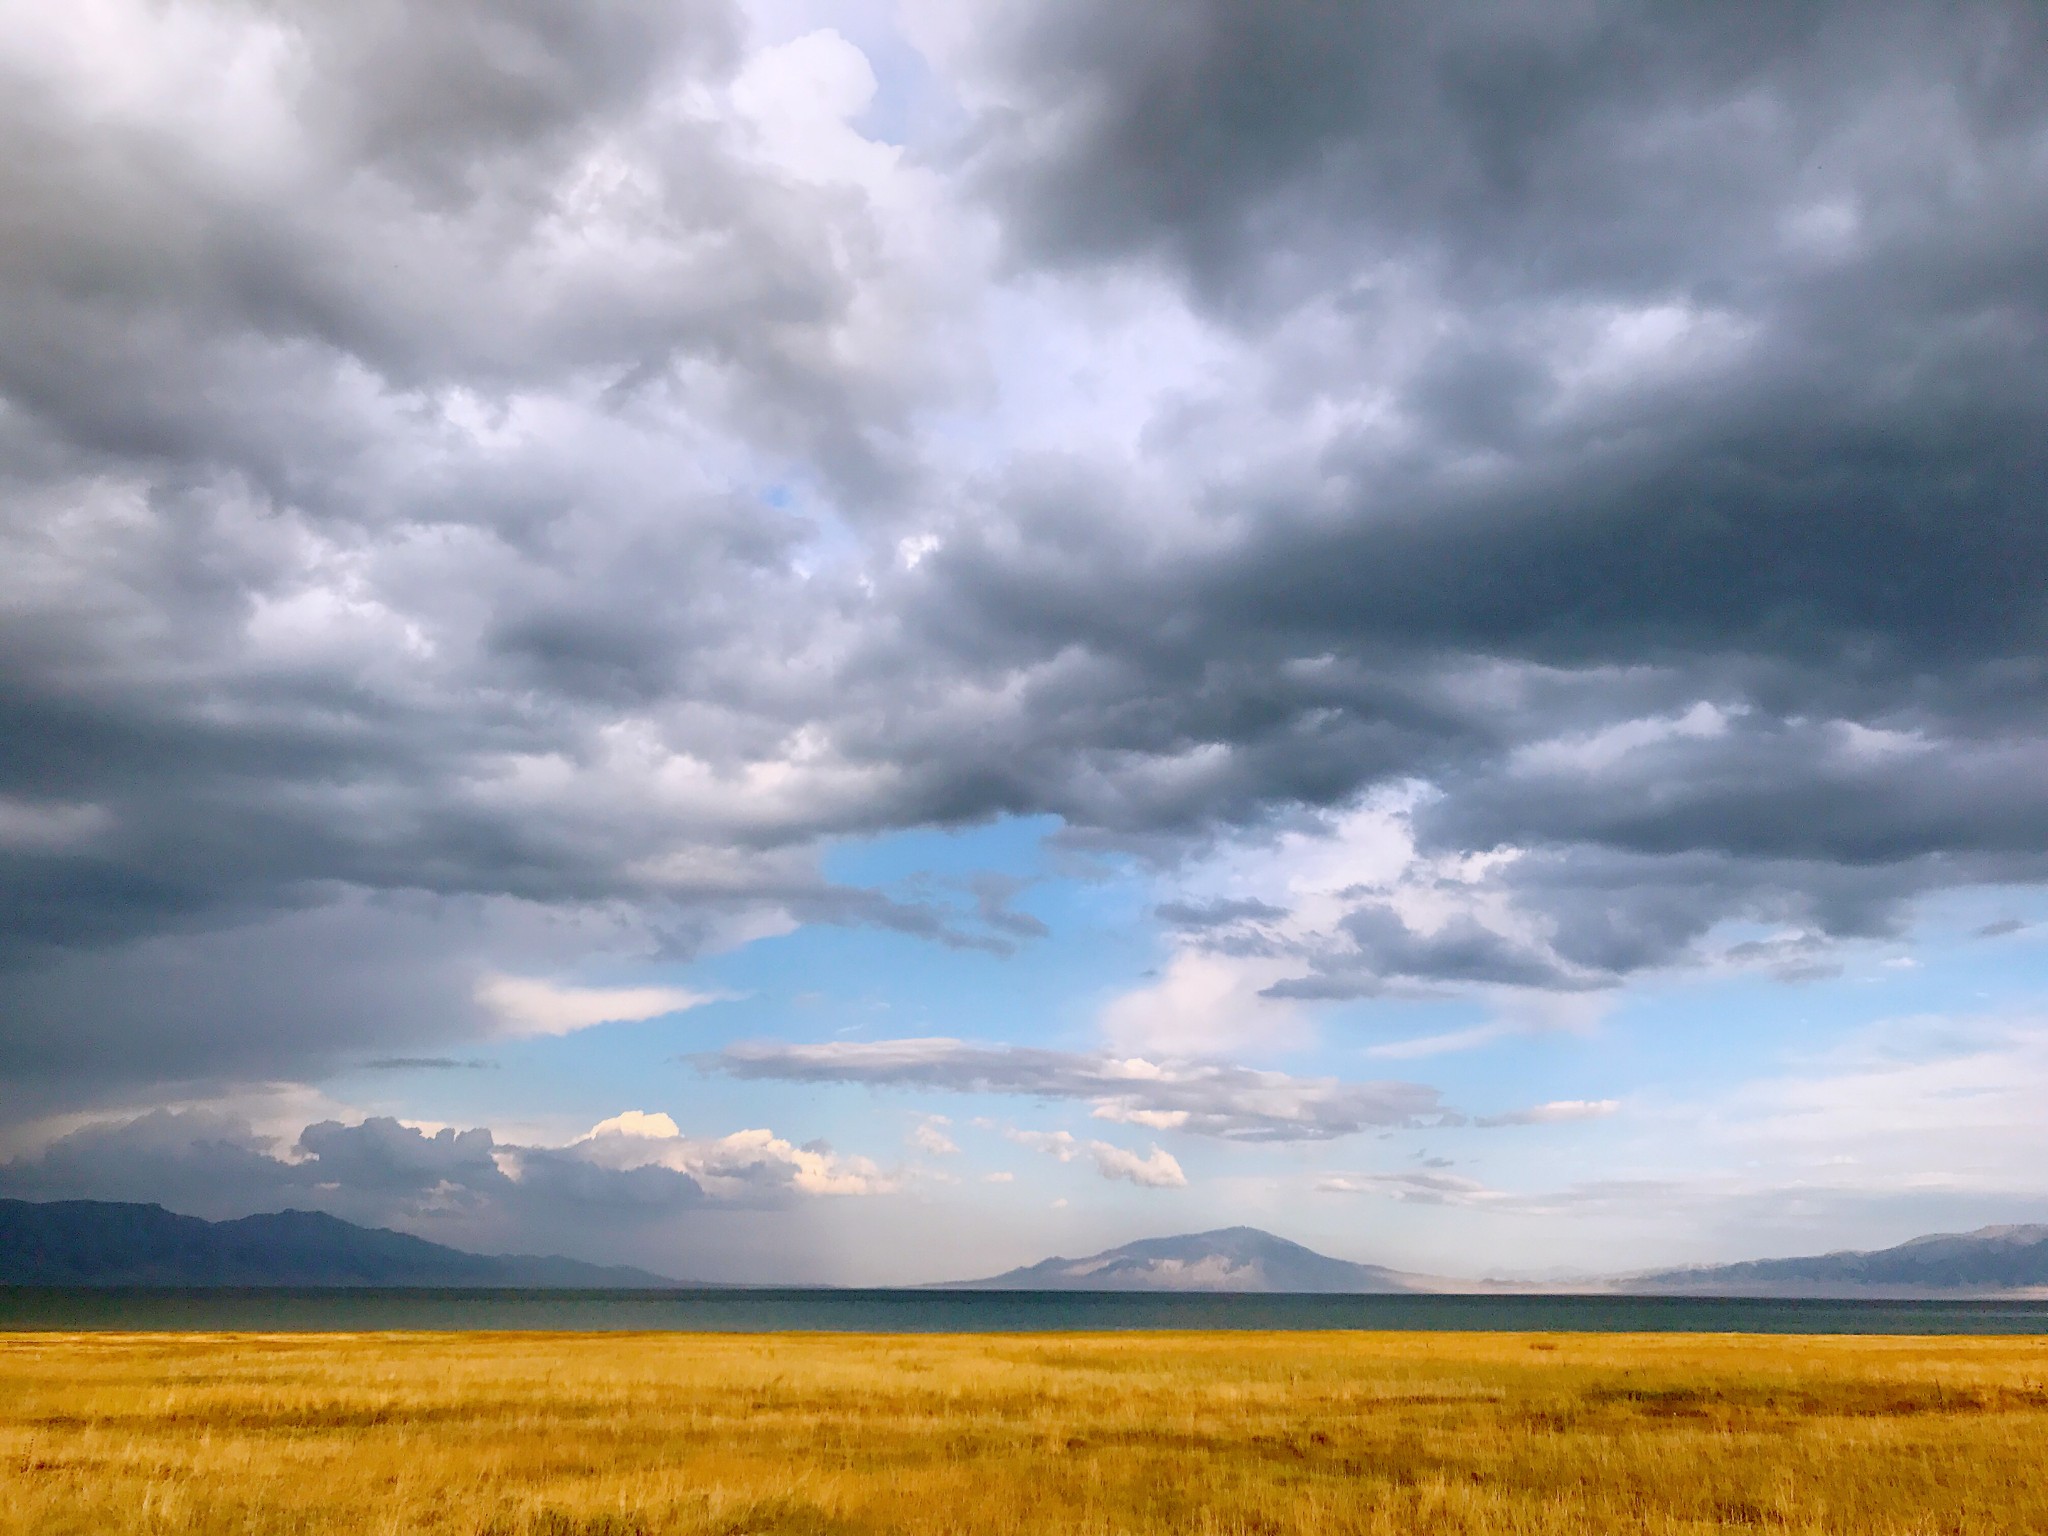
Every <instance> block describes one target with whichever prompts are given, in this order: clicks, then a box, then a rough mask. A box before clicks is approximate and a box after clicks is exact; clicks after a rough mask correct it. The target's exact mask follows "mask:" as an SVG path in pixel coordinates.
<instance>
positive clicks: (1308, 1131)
mask: <svg viewBox="0 0 2048 1536" xmlns="http://www.w3.org/2000/svg"><path fill="white" fill-rule="evenodd" d="M697 1060H698V1062H699V1064H700V1065H701V1066H703V1067H705V1068H707V1069H709V1070H714V1071H718V1072H722V1073H726V1074H728V1075H730V1076H733V1077H740V1078H749V1079H754V1080H766V1081H774V1082H794V1083H865V1084H868V1085H870V1086H874V1087H895V1088H912V1089H922V1090H926V1091H933V1092H941V1093H993V1094H1008V1095H1015V1096H1018V1097H1024V1098H1036V1099H1066V1100H1077V1101H1080V1102H1082V1103H1086V1104H1088V1105H1089V1106H1090V1107H1091V1110H1092V1112H1093V1113H1094V1115H1095V1117H1096V1118H1098V1119H1102V1120H1110V1121H1117V1122H1122V1123H1126V1124H1133V1125H1142V1126H1146V1127H1149V1128H1151V1129H1154V1130H1183V1131H1187V1132H1189V1133H1190V1134H1193V1135H1199V1136H1215V1137H1221V1138H1224V1139H1227V1140H1235V1141H1324V1140H1329V1139H1332V1138H1335V1137H1340V1136H1350V1135H1356V1134H1357V1133H1358V1132H1360V1131H1364V1130H1368V1129H1378V1128H1385V1127H1392V1126H1409V1125H1435V1124H1449V1123H1455V1122H1456V1121H1457V1119H1458V1117H1457V1116H1456V1115H1455V1114H1453V1113H1452V1112H1451V1111H1450V1110H1448V1109H1447V1108H1445V1106H1444V1105H1443V1104H1442V1102H1441V1100H1440V1098H1439V1096H1438V1094H1437V1092H1436V1090H1434V1089H1432V1088H1428V1087H1425V1086H1423V1085H1421V1084H1418V1083H1402V1082H1356V1083H1351V1082H1342V1081H1340V1080H1338V1079H1335V1078H1313V1077H1290V1076H1288V1075H1287V1074H1285V1073H1281V1072H1265V1071H1258V1070H1255V1069H1253V1068H1250V1067H1240V1066H1233V1065H1226V1064H1222V1063H1212V1062H1187V1061H1180V1062H1174V1061H1166V1062H1152V1061H1147V1060H1144V1059H1143V1058H1138V1057H1131V1058H1122V1059H1119V1058H1117V1057H1113V1056H1088V1055H1080V1054H1076V1053H1072V1052H1066V1051H1049V1050H1041V1049H1037V1048H1033V1047H1028V1046H989V1045H975V1044H970V1043H968V1042H966V1041H961V1040H951V1039H944V1038H933V1039H915V1040H874V1041H836V1042H830V1043H825V1044H816V1045H781V1044H773V1043H761V1042H756V1043H751V1044H741V1045H734V1046H729V1047H727V1048H726V1049H725V1050H723V1051H721V1052H719V1053H717V1054H716V1055H711V1056H704V1057H700V1058H697ZM1051 1134H1052V1135H1053V1136H1054V1137H1056V1138H1057V1137H1067V1139H1068V1141H1071V1137H1068V1133H1066V1132H1055V1133H1051ZM1060 1145H1066V1143H1065V1142H1062V1143H1060Z"/></svg>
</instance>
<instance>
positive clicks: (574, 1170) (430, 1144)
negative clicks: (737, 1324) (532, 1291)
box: [0, 1110, 897, 1267]
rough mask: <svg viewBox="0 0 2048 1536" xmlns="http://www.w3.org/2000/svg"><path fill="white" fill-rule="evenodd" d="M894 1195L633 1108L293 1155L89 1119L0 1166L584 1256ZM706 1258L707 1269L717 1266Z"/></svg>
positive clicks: (183, 1130)
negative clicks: (718, 1224) (518, 1136)
mask: <svg viewBox="0 0 2048 1536" xmlns="http://www.w3.org/2000/svg"><path fill="white" fill-rule="evenodd" d="M896 1184H897V1181H896V1179H895V1178H894V1177H893V1176H892V1175H890V1174H888V1173H886V1172H884V1171H883V1170H882V1169H880V1168H878V1167H877V1166H876V1165H875V1164H874V1163H873V1162H871V1161H869V1160H868V1159H866V1158H861V1157H848V1156H843V1155H840V1154H837V1153H834V1152H832V1151H831V1150H830V1149H829V1148H825V1147H823V1146H820V1145H816V1144H813V1145H810V1146H797V1145H795V1144H793V1143H791V1142H790V1141H788V1140H787V1139H785V1138H783V1137H780V1136H777V1135H775V1134H774V1133H773V1132H771V1131H768V1130H763V1129H755V1130H745V1131H738V1132H735V1133H733V1134H730V1135H726V1136H716V1137H694V1136H690V1135H687V1134H686V1133H684V1132H683V1131H682V1130H681V1128H680V1127H678V1126H677V1124H676V1122H675V1121H674V1119H673V1118H671V1117H670V1116H668V1115H666V1114H661V1113H650V1112H646V1111H641V1110H627V1111H624V1112H622V1113H621V1114H619V1115H615V1116H612V1117H611V1118H609V1119H607V1120H604V1121H602V1122H600V1123H599V1124H598V1125H596V1126H594V1127H592V1128H591V1130H590V1131H589V1132H588V1133H586V1134H585V1135H583V1136H580V1137H577V1138H575V1139H573V1140H571V1141H568V1142H566V1143H562V1144H559V1145H546V1144H534V1143H521V1142H505V1141H500V1140H498V1139H497V1138H496V1137H495V1136H494V1135H493V1133H492V1132H491V1131H490V1130H489V1129H488V1128H485V1127H475V1128H472V1129H466V1130H464V1129H457V1128H455V1127H452V1126H443V1127H438V1128H433V1129H428V1128H425V1127H422V1126H418V1125H409V1124H406V1123H404V1122H402V1121H399V1120H396V1119H393V1118H391V1117H389V1116H376V1115H373V1116H369V1117H367V1118H364V1119H362V1120H360V1121H358V1122H355V1123H353V1124H351V1123H347V1122H343V1121H338V1120H325V1121H320V1122H317V1123H315V1124H311V1125H308V1126H306V1127H305V1129H304V1130H303V1131H302V1132H301V1133H300V1134H299V1136H298V1137H297V1139H296V1141H294V1142H289V1143H287V1142H285V1141H283V1140H280V1139H278V1138H273V1137H269V1136H265V1135H261V1134H258V1133H257V1132H255V1131H253V1130H252V1129H251V1128H250V1126H249V1124H248V1122H247V1121H246V1120H243V1119H238V1118H236V1117H235V1116H233V1115H228V1114H222V1113H219V1112H213V1111H164V1110H157V1111H152V1112H150V1113H148V1114H145V1115H142V1116H140V1117H131V1118H128V1119H115V1120H100V1121H94V1122H92V1123H89V1124H86V1125H83V1126H80V1127H78V1128H76V1129H73V1130H70V1131H69V1132H67V1133H66V1134H63V1135H61V1136H58V1137H56V1138H55V1139H54V1140H51V1141H49V1142H48V1143H47V1144H46V1145H44V1146H42V1147H41V1148H39V1149H36V1150H35V1151H33V1152H28V1153H24V1154H23V1155H21V1156H19V1157H16V1158H15V1159H13V1160H12V1161H9V1162H4V1163H0V1192H4V1193H6V1194H8V1195H13V1196H20V1197H25V1198H30V1199H74V1198H91V1199H125V1200H138V1201H154V1202H157V1203H161V1204H163V1205H166V1206H168V1207H169V1208H170V1209H173V1210H178V1211H183V1212H187V1213H190V1214H193V1215H200V1216H207V1217H213V1218H221V1217H231V1216H241V1215H246V1214H249V1213H250V1212H252V1211H265V1210H278V1209H282V1208H285V1207H296V1208H301V1209H304V1208H312V1209H319V1210H326V1211H331V1212H333V1213H334V1214H336V1215H339V1216H343V1217H346V1218H347V1219H349V1220H353V1221H358V1222H363V1223H366V1224H369V1225H374V1226H396V1227H399V1228H402V1229H405V1230H409V1231H416V1232H420V1233H421V1234H422V1235H425V1236H430V1237H434V1238H435V1239H437V1240H439V1241H445V1242H453V1243H456V1244H458V1245H466V1246H481V1247H493V1246H495V1247H497V1248H504V1247H508V1246H509V1247H515V1248H519V1249H521V1250H522V1251H529V1252H530V1251H536V1250H538V1251H555V1252H571V1253H577V1254H579V1255H580V1254H583V1253H585V1252H586V1251H591V1252H598V1253H620V1252H632V1251H642V1252H663V1251H670V1245H671V1244H672V1242H673V1240H674V1238H675V1237H676V1236H677V1235H678V1229H675V1228H674V1226H673V1223H675V1222H677V1221H678V1220H685V1219H687V1220H689V1221H696V1220H699V1219H711V1218H713V1217H716V1216H717V1215H718V1214H719V1213H721V1212H724V1213H728V1214H731V1213H746V1212H750V1211H776V1210H782V1211H789V1210H790V1209H791V1208H792V1207H793V1206H797V1205H800V1204H802V1203H803V1202H805V1201H807V1200H810V1199H814V1198H832V1197H851V1196H862V1195H875V1194H881V1193H885V1192H888V1191H890V1190H892V1189H894V1188H895V1187H896ZM799 1225H800V1223H799ZM703 1257H707V1258H709V1259H710V1260H711V1261H713V1264H714V1267H716V1261H717V1259H718V1256H717V1255H709V1256H703ZM672 1261H673V1260H672V1259H670V1260H664V1262H672Z"/></svg>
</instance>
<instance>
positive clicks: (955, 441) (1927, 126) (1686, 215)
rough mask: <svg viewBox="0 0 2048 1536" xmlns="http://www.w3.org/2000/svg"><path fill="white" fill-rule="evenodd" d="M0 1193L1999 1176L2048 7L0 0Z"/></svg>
mask: <svg viewBox="0 0 2048 1536" xmlns="http://www.w3.org/2000/svg"><path fill="white" fill-rule="evenodd" d="M0 143H4V146H5V153H4V154H0V1195H8V1196H17V1197H26V1198H35V1199H54V1198H79V1197H86V1198H102V1199H125V1200H153V1201H158V1202H161V1203H163V1204H165V1205H166V1206H169V1207H170V1208H172V1209H174V1210H180V1211H186V1212H190V1213H193V1214H196V1215H202V1216H207V1217H213V1218H218V1217H226V1216H234V1215H241V1214H246V1213H249V1212H253V1211H260V1210H276V1209H281V1208H284V1207H287V1206H295V1207H299V1208H317V1209H323V1210H329V1211H332V1212H334V1213H336V1214H338V1215H341V1216H344V1217H347V1218H349V1219H352V1220H356V1221H362V1222H366V1223H371V1224H375V1225H388V1226H394V1227H398V1228H402V1229H404V1230H407V1231H412V1232H416V1233H419V1234H421V1235H423V1236H426V1237H430V1238H433V1239H435V1240H437V1241H442V1242H448V1243H453V1244H456V1245H458V1246H463V1247H470V1248H476V1249H482V1250H488V1251H520V1252H559V1253H570V1254H574V1255H576V1256H579V1257H583V1258H588V1259H593V1260H602V1261H611V1262H630V1263H636V1264H640V1265H643V1266H646V1267H649V1268H653V1269H656V1270H658V1271H660V1272H662V1273H665V1274H670V1275H674V1276H678V1277H682V1278H690V1279H705V1280H720V1281H724V1280H745V1281H777V1282H789V1283H860V1284H893V1283H911V1282H918V1281H926V1280H940V1279H959V1278H966V1277H971V1276H975V1275H985V1274H990V1273H993V1272H996V1271H999V1270H1001V1269H1005V1268H1008V1267H1010V1266H1012V1265H1016V1264H1022V1263H1028V1262H1033V1261H1036V1260H1038V1259H1040V1258H1043V1257H1046V1256H1047V1255H1049V1254H1053V1253H1064V1254H1068V1255H1076V1254H1082V1253H1087V1252H1092V1251H1095V1250H1097V1249H1100V1248H1103V1247H1107V1246H1110V1245H1112V1244H1115V1243H1120V1242H1123V1241H1127V1240H1130V1239H1132V1238H1136V1237H1140V1236H1152V1235H1160V1234H1166V1233H1172V1232H1181V1231H1196V1230H1203V1229H1207V1228H1212V1227H1220V1226H1227V1225H1233V1224H1238V1223H1246V1224H1251V1225H1257V1226H1260V1227H1264V1228H1267V1229H1269V1230H1272V1231H1275V1232H1278V1233H1280V1234H1282V1235H1284V1236H1287V1237H1291V1238H1294V1239H1296V1240H1298V1241H1302V1242H1306V1243H1309V1244H1310V1245H1312V1246H1314V1247H1317V1248H1320V1249H1322V1250H1323V1251H1325V1252H1329V1253H1333V1254H1336V1255H1339V1256H1342V1257H1345V1258H1350V1259H1355V1260H1361V1261H1367V1262H1374V1263H1380V1264H1387V1265H1392V1266H1395V1267H1398V1268H1404V1269H1410V1270H1418V1271H1425V1272H1431V1273H1440V1274H1450V1275H1463V1276H1471V1275H1482V1274H1485V1275H1497V1276H1519V1277H1531V1278H1536V1277H1558V1276H1568V1275H1574V1274H1587V1273H1605V1272H1619V1271H1627V1270H1631V1269H1641V1268H1645V1267H1650V1266H1656V1265H1665V1264H1677V1263H1688V1262H1699V1261H1710V1260H1718V1259H1737V1258H1747V1257H1757V1256H1765V1255H1771V1254H1785V1253H1801V1252H1815V1251H1821V1250H1825V1249H1833V1248H1840V1247H1873V1246H1881V1245H1884V1244H1887V1243H1891V1242H1896V1241H1899V1240H1902V1239H1904V1238H1907V1237H1910V1236H1913V1235H1916V1234H1919V1233H1923V1232H1929V1231H1941V1230H1961V1229H1967V1228H1971V1227H1974V1226H1978V1225H1982V1224H1986V1223H1992V1222H2005V1221H2028V1220H2048V431H2044V430H2043V422H2044V420H2048V12H2044V11H2043V10H2042V8H2041V7H2039V6H2038V5H2035V4H2032V3H2027V0H2011V3H1983V0H1948V3H1941V4H1935V3H1933V0H1925V3H1905V0H1835V3H1826V0H1810V3H1809V0H1788V3H1784V4H1779V5H1773V6H1770V7H1765V8H1761V9H1759V8H1754V7H1729V6H1724V5H1709V4H1694V3H1689V0H1675V3H1670V4H1663V5H1657V6H1651V7H1644V6H1637V5H1628V4H1622V3H1618V0H1528V3H1519V0H1518V3H1514V4H1499V3H1485V4H1478V3H1471V4H1467V3H1462V0H1448V3H1447V0H1412V3H1409V0H1388V3H1376V4H1371V5H1339V4H1330V3H1322V0H1118V3H1116V4H1113V5H1112V4H1102V3H1084V0H894V3H891V0H842V3H832V4H828V3H824V0H431V3H429V0H360V3H353V4H350V5H347V6H336V5H332V4H327V3H320V0H72V3H69V4H66V5H63V6H50V5H46V4H40V3H37V0H0Z"/></svg>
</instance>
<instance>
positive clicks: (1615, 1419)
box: [0, 1333, 2048, 1536]
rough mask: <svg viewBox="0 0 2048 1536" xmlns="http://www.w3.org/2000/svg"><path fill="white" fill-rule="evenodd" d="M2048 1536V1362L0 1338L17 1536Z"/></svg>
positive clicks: (1173, 1338)
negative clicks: (1296, 1535)
mask: <svg viewBox="0 0 2048 1536" xmlns="http://www.w3.org/2000/svg"><path fill="white" fill-rule="evenodd" d="M1722 1530H1740V1531H1775V1532H1787V1531H1789V1532H1815V1533H1818V1532H1831V1533H1841V1532H1926V1533H1934V1532H1943V1533H1948V1532H1958V1533H1961V1532H1990V1531H2001V1532H2004V1531H2028V1532H2048V1340H2035V1339H1945V1338H1944V1339H1931V1338H1914V1339H1902V1338H1856V1339H1849V1338H1758V1337H1749V1338H1731V1337H1717V1336H1697V1335H1695V1336H1683V1335H1680V1336H1673V1335H1654V1336H1652V1335H1632V1336H1629V1335H1585V1334H1580V1335H1569V1334H1566V1335H1529V1334H1441V1333H1437V1334H1430V1333H1399V1334H1365V1333H1272V1334H1242V1333H1211V1334H1144V1333H1133V1334H1115V1335H1061V1336H1015V1335H1011V1336H993V1337H991V1336H975V1337H949V1338H932V1337H902V1336H896V1337H872V1336H845V1335H836V1336H817V1335H789V1334H780V1335H769V1336H738V1335H704V1334H638V1335H621V1334H577V1335H564V1334H357V1335H332V1334H330V1335H246V1336H228V1335H164V1334H146V1335H145V1334H70V1335H58V1334H23V1335H14V1336H0V1532H5V1533H8V1536H12V1533H16V1532H22V1533H26V1532H34V1533H36V1536H60V1533H73V1532H77V1533H87V1532H90V1533H93V1536H125V1533H141V1532H150V1533H160V1536H173V1533H187V1532H190V1533H199V1532H205V1533H209V1536H210V1533H227V1532H236V1533H248V1536H255V1533H272V1532H308V1533H311V1532H349V1533H363V1532H377V1533H386V1532H388V1533H394V1536H395V1533H400V1532H404V1533H422V1532H449V1533H460V1536H482V1533H493V1536H628V1533H649V1536H653V1533H670V1532H676V1533H690V1536H697V1533H712V1532H718V1533H731V1536H739V1533H743V1532H762V1533H768V1532H787V1533H802V1536H839V1533H854V1532H885V1531H886V1532H931V1533H938V1532H959V1533H969V1532H973V1533H981V1532H988V1533H995V1532H1015V1533H1025V1532H1031V1533H1040V1532H1042V1533H1047V1536H1053V1533H1058V1536H1088V1533H1098V1532H1217V1533H1221V1532H1258V1533H1280V1532H1297V1531H1298V1532H1353V1531H1357V1532H1368V1531H1369V1532H1388V1533H1393V1532H1425V1531H1427V1532H1437V1531H1444V1532H1488V1533H1493V1532H1515V1533H1539V1532H1540V1533H1557V1536H1567V1533H1569V1536H1587V1533H1596V1532H1610V1531H1612V1532H1621V1531H1627V1532H1655V1533H1663V1532H1700V1531H1722Z"/></svg>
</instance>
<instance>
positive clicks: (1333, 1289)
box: [951, 1227, 1414, 1295]
mask: <svg viewBox="0 0 2048 1536" xmlns="http://www.w3.org/2000/svg"><path fill="white" fill-rule="evenodd" d="M951 1288H952V1289H958V1290H1004V1291H1292V1292H1327V1293H1336V1294H1353V1295H1356V1294H1385V1293H1389V1292H1398V1291H1407V1290H1410V1289H1413V1288H1414V1287H1413V1286H1412V1285H1411V1284H1410V1283H1409V1281H1408V1279H1407V1277H1405V1276H1403V1275H1400V1274H1397V1273H1396V1272H1394V1271H1393V1270H1390V1269H1382V1268H1380V1267H1379V1266H1378V1265H1376V1264H1353V1263H1351V1262H1350V1261H1349V1260H1346V1259H1333V1258H1330V1257H1329V1256H1328V1255H1326V1254H1321V1253H1317V1252H1316V1251H1315V1250H1314V1249H1312V1248H1306V1247H1303V1246H1302V1245H1301V1244H1300V1243H1297V1242H1293V1241H1290V1240H1289V1239H1287V1238H1284V1237H1276V1236H1274V1235H1273V1234H1272V1233H1271V1232H1263V1231H1261V1230H1260V1229H1259V1228H1257V1227H1219V1228H1217V1229H1215V1230H1214V1231H1210V1232H1188V1233H1183V1234H1181V1235H1179V1236H1176V1237H1147V1238H1140V1239H1139V1240H1138V1241H1136V1242H1131V1243H1125V1244H1124V1245H1123V1246H1121V1247H1118V1248H1108V1249H1105V1250H1103V1251H1102V1252H1101V1253H1096V1254H1090V1255H1089V1256H1087V1257H1086V1258H1080V1259H1069V1258H1065V1257H1059V1258H1051V1259H1045V1260H1042V1261H1041V1262H1039V1263H1037V1264H1030V1265H1026V1266H1024V1267H1023V1268H1021V1269H1013V1270H1010V1271H1008V1272H1007V1273H1005V1274H1000V1275H993V1276H990V1277H989V1278H988V1279H985V1280H969V1281H961V1282H956V1283H955V1284H954V1285H953V1286H952V1287H951Z"/></svg>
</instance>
